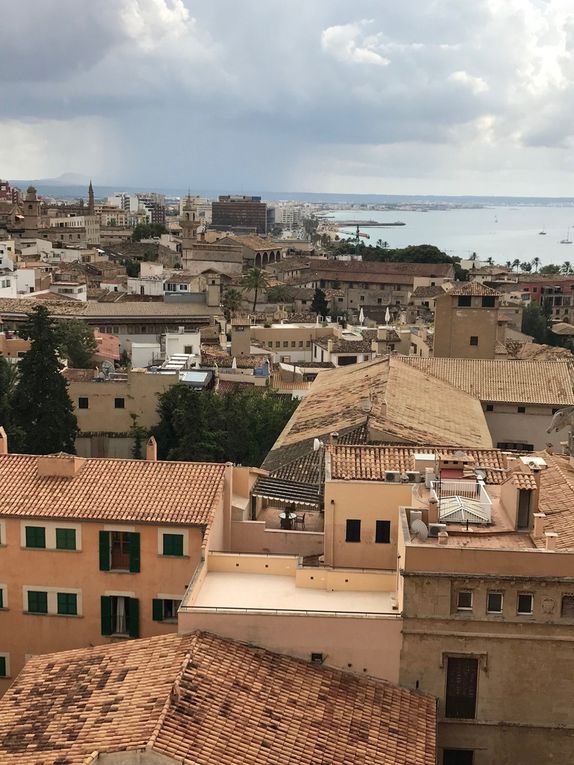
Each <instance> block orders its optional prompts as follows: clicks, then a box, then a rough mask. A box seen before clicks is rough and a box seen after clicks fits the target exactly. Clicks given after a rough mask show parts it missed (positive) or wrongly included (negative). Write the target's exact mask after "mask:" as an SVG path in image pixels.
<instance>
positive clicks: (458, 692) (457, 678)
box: [445, 656, 478, 720]
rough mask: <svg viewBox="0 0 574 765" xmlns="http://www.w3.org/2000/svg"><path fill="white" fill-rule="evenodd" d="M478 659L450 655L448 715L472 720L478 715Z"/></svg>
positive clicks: (447, 698) (447, 694)
mask: <svg viewBox="0 0 574 765" xmlns="http://www.w3.org/2000/svg"><path fill="white" fill-rule="evenodd" d="M477 681H478V659H468V658H462V657H457V656H449V657H448V659H447V671H446V708H445V715H446V717H454V718H458V719H463V720H472V719H474V717H475V716H476V686H477Z"/></svg>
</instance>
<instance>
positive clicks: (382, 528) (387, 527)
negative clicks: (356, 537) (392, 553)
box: [375, 521, 391, 544]
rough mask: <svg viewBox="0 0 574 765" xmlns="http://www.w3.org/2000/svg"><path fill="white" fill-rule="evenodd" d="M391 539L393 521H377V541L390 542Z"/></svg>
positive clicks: (381, 542)
mask: <svg viewBox="0 0 574 765" xmlns="http://www.w3.org/2000/svg"><path fill="white" fill-rule="evenodd" d="M390 541H391V522H390V521H377V523H376V526H375V542H377V543H379V544H388V543H389V542H390Z"/></svg>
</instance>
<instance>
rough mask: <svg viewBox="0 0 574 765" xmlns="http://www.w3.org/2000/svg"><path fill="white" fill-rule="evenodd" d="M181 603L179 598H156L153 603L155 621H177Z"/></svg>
mask: <svg viewBox="0 0 574 765" xmlns="http://www.w3.org/2000/svg"><path fill="white" fill-rule="evenodd" d="M180 604H181V600H180V599H179V598H154V599H153V603H152V618H153V620H154V622H176V621H177V611H178V608H179V606H180Z"/></svg>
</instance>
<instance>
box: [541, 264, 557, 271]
mask: <svg viewBox="0 0 574 765" xmlns="http://www.w3.org/2000/svg"><path fill="white" fill-rule="evenodd" d="M540 273H541V274H559V273H560V266H557V265H556V264H554V263H549V264H548V265H547V266H542V268H541V269H540Z"/></svg>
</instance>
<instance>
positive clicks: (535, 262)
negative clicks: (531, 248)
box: [532, 256, 540, 273]
mask: <svg viewBox="0 0 574 765" xmlns="http://www.w3.org/2000/svg"><path fill="white" fill-rule="evenodd" d="M532 265H533V266H534V271H535V272H536V273H538V269H539V268H540V258H539V257H538V256H536V257H535V258H532Z"/></svg>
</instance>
